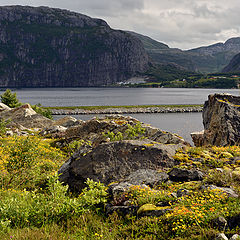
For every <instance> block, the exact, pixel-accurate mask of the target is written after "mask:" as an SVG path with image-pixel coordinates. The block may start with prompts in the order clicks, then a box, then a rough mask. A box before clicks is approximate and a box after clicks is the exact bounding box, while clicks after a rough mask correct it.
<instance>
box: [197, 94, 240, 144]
mask: <svg viewBox="0 0 240 240" xmlns="http://www.w3.org/2000/svg"><path fill="white" fill-rule="evenodd" d="M203 125H204V132H200V133H199V136H198V134H197V133H194V134H193V141H194V143H195V145H196V146H199V145H216V146H227V145H239V144H240V97H238V96H232V95H230V94H214V95H209V96H208V101H206V102H205V104H204V108H203Z"/></svg>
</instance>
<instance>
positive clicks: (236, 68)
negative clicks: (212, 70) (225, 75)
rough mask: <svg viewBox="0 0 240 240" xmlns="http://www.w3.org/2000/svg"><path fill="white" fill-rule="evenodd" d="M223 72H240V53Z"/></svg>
mask: <svg viewBox="0 0 240 240" xmlns="http://www.w3.org/2000/svg"><path fill="white" fill-rule="evenodd" d="M222 72H240V53H239V54H237V55H235V56H234V57H233V58H232V60H231V61H230V63H229V64H228V65H227V66H226V67H225V68H224V69H223V70H222Z"/></svg>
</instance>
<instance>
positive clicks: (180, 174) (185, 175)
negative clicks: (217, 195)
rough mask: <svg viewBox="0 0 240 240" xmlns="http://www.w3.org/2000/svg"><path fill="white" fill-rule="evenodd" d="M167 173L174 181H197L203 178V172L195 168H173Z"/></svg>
mask: <svg viewBox="0 0 240 240" xmlns="http://www.w3.org/2000/svg"><path fill="white" fill-rule="evenodd" d="M168 175H169V178H170V180H172V181H175V182H185V181H198V180H202V178H203V173H202V172H201V171H199V170H196V169H191V170H188V169H182V168H173V169H172V170H171V171H170V172H169V173H168Z"/></svg>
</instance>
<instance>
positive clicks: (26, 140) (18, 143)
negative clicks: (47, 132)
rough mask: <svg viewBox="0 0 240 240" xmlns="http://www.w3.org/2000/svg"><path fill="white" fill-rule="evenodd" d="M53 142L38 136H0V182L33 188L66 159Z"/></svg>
mask: <svg viewBox="0 0 240 240" xmlns="http://www.w3.org/2000/svg"><path fill="white" fill-rule="evenodd" d="M50 143H51V140H43V139H41V138H38V137H35V136H28V137H22V136H21V137H19V136H14V137H6V138H2V139H0V170H1V172H0V186H1V187H2V188H15V189H18V188H19V189H24V188H28V189H34V188H35V187H36V185H41V184H44V182H45V181H46V179H47V176H49V175H51V174H54V173H55V172H56V171H57V170H58V169H59V167H60V166H61V164H62V163H63V161H64V159H65V156H64V155H63V153H62V152H60V151H59V150H58V149H56V148H53V147H51V146H50Z"/></svg>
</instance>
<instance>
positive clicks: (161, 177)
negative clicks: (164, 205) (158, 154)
mask: <svg viewBox="0 0 240 240" xmlns="http://www.w3.org/2000/svg"><path fill="white" fill-rule="evenodd" d="M167 179H168V174H167V173H165V172H158V171H156V170H152V169H139V170H137V171H135V172H132V173H131V174H130V175H129V176H128V177H126V178H125V179H124V182H128V183H130V184H132V185H142V184H146V185H147V186H149V187H154V186H157V185H159V184H161V183H162V182H165V181H166V180H167Z"/></svg>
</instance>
